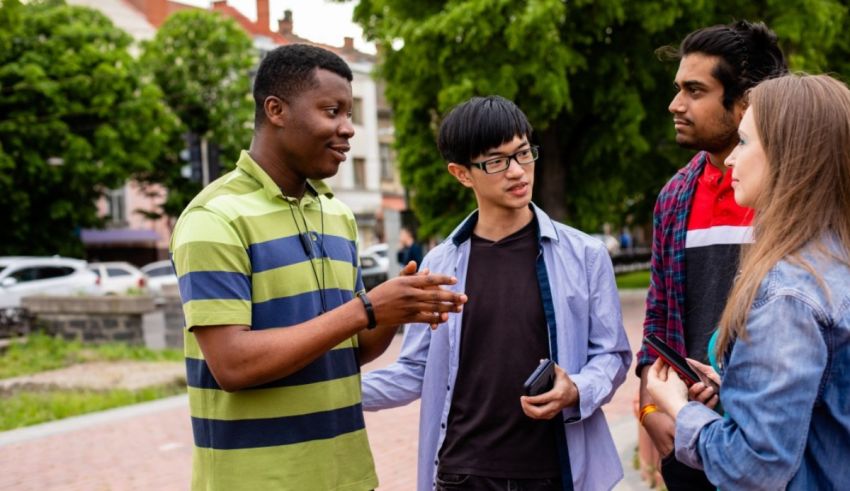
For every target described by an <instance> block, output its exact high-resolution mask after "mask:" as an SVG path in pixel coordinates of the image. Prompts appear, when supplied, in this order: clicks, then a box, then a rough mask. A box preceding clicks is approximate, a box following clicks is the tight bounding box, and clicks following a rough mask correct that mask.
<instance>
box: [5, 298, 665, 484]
mask: <svg viewBox="0 0 850 491" xmlns="http://www.w3.org/2000/svg"><path fill="white" fill-rule="evenodd" d="M623 308H624V319H625V324H626V328H627V331H628V333H629V339H630V341H631V343H632V347H633V348H636V346H637V343H638V342H639V339H640V323H641V322H642V319H643V297H642V295H625V296H624V298H623ZM400 341H401V338H400V337H397V338H396V340H395V341H394V342H393V344H392V346H391V347H390V349H389V350H388V351H387V353H385V354H384V355H383V356H382V357H381V358H379V359H378V360H376V361H375V362H373V363H371V364H369V365H367V366H366V367H365V368H364V369H365V370H372V369H375V368H377V367H380V366H384V365H386V364H388V363H390V362H392V361H393V360H395V358H396V356H397V354H398V350H399V347H400V345H401V342H400ZM636 388H637V379H636V378H635V377H634V375H633V374H632V373H631V371H630V373H629V376H628V379H627V381H626V383H625V384H624V386H623V387H621V388H620V390H619V391H618V392H617V394H616V395H615V396H614V399H613V400H612V401H611V403H609V404H608V405H607V406H605V408H604V410H605V413H606V415H607V417H608V421H609V423H610V424H611V426H612V427H613V428H621V429H620V430H618V431H617V432H616V433H618V434H615V440H617V441H618V445H622V446H626V447H628V446H631V448H633V447H634V442H635V441H636V434H635V435H634V437H633V438H632V436H633V435H632V434H631V433H632V432H633V430H632V428H635V425H634V422H633V416H632V408H631V404H632V402H631V401H632V397H633V396H634V392H635V390H636ZM146 408H154V409H146ZM418 419H419V403H418V402H416V403H413V404H410V405H408V406H405V407H403V408H397V409H393V410H388V411H382V412H379V413H367V414H366V425H367V429H368V432H369V440H370V443H371V445H372V450H373V452H374V455H375V464H376V466H377V471H378V477H379V478H380V481H381V486H380V487H379V490H381V491H408V490H413V489H414V487H415V485H414V483H415V475H416V445H417V428H418ZM188 421H189V411H188V406H187V402H186V398H185V397H183V398H173V399H168V400H164V401H157V402H153V403H147V405H139V406H132V407H130V408H122V409H119V410H114V411H109V412H105V413H98V414H95V415H89V416H83V417H80V418H73V419H72V420H65V421H62V422H58V423H48V424H45V425H39V426H36V427H31V428H26V429H22V430H15V431H11V432H5V433H0V490H15V491H28V490H39V491H51V490H62V491H66V490H67V491H76V490H79V491H101V490H103V491H122V490H139V491H141V490H145V491H157V490H162V491H170V490H175V491H177V490H184V489H187V488H188V486H189V479H190V469H191V445H192V435H191V430H190V427H189V424H188ZM622 442H625V443H622ZM631 448H623V449H621V456H622V458H623V459H624V460H625V461H626V462H630V456H631ZM617 489H621V490H632V489H648V488H646V487H645V486H643V485H642V484H641V483H640V482H639V480H637V479H636V478H635V473H634V472H633V471H632V472H630V469H628V468H627V476H626V480H625V481H624V482H623V483H622V484H621V485H620V486H618V488H617Z"/></svg>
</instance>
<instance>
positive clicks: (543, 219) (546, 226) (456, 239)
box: [449, 203, 558, 247]
mask: <svg viewBox="0 0 850 491" xmlns="http://www.w3.org/2000/svg"><path fill="white" fill-rule="evenodd" d="M528 206H529V208H531V210H532V211H533V212H534V216H535V218H537V235H538V238H540V237H546V238H547V239H551V240H554V241H555V242H558V232H557V230H555V222H554V221H553V220H552V219H551V218H549V215H547V214H546V212H544V211H543V210H541V209H540V208H538V207H537V205H535V204H534V203H529V205H528ZM477 223H478V210H475V211H473V212H472V213H470V214H469V216H467V217H466V218H465V219H464V220H463V222H461V224H460V225H458V226H457V228H455V229H454V231H452V233H451V234H449V239H451V241H452V243H453V244H454V245H455V247H458V246H460V245H461V244H462V243H464V242H466V241H467V240H469V238H470V237H472V231H473V230H475V224H477Z"/></svg>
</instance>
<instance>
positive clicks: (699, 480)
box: [661, 452, 717, 491]
mask: <svg viewBox="0 0 850 491" xmlns="http://www.w3.org/2000/svg"><path fill="white" fill-rule="evenodd" d="M661 477H663V478H664V485H665V486H667V490H668V491H717V486H715V485H713V484H711V482H710V481H709V480H708V478H707V477H705V472H703V471H701V470H699V469H694V468H693V467H689V466H687V465H685V464H683V463H681V462H679V461H678V460H676V456H675V454H674V452H671V453H670V455H668V456H666V457H664V458H663V459H662V460H661Z"/></svg>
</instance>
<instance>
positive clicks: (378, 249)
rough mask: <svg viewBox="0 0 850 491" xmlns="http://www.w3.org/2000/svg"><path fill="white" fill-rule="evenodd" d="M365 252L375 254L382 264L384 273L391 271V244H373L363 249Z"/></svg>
mask: <svg viewBox="0 0 850 491" xmlns="http://www.w3.org/2000/svg"><path fill="white" fill-rule="evenodd" d="M363 253H364V254H372V255H373V256H375V259H377V260H378V264H380V265H381V268H382V270H383V272H384V273H386V272H387V271H389V268H390V258H389V256H388V254H389V246H387V244H386V243H384V242H381V243H380V244H374V245H371V246H369V247H367V248H365V249H363Z"/></svg>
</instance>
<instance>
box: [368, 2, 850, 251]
mask: <svg viewBox="0 0 850 491" xmlns="http://www.w3.org/2000/svg"><path fill="white" fill-rule="evenodd" d="M717 3H719V2H717ZM717 3H716V2H711V1H708V0H697V1H690V0H646V1H631V0H576V1H570V2H564V1H563V0H519V1H517V0H466V1H463V0H446V1H440V0H431V1H424V2H404V1H401V0H360V3H359V5H358V6H357V8H356V9H355V20H356V21H357V22H358V23H360V25H361V26H363V28H364V31H365V33H366V35H367V37H369V38H370V39H371V40H374V41H375V42H377V43H378V44H379V45H380V46H381V47H382V50H381V53H382V64H381V67H380V71H379V74H380V76H382V77H384V78H385V79H386V80H387V93H386V95H387V98H388V100H389V101H390V103H391V105H392V107H393V110H394V116H395V128H396V132H395V134H396V144H397V150H398V160H399V165H400V168H401V173H402V180H403V182H404V184H405V185H406V186H407V187H408V188H409V189H410V190H411V195H412V197H413V203H412V205H413V209H414V211H415V213H416V215H417V217H418V218H419V219H420V222H421V223H422V231H423V232H424V233H425V234H445V233H447V232H448V231H450V230H451V228H452V227H453V226H454V225H455V224H456V223H457V221H458V220H459V219H460V218H461V217H462V216H463V215H465V214H466V213H468V212H469V211H470V210H471V209H472V208H473V206H474V203H473V202H472V199H471V195H470V193H468V192H466V191H462V190H461V188H460V187H459V186H458V185H457V184H456V183H454V182H453V179H451V177H450V176H449V175H448V174H447V172H445V165H444V163H443V162H442V159H441V158H440V157H439V154H438V152H437V149H436V146H435V144H434V141H435V132H436V129H437V127H438V124H439V120H440V117H441V115H442V114H444V113H445V112H446V111H447V110H448V109H449V108H451V107H452V106H453V105H455V104H457V103H459V102H461V101H463V100H466V99H468V98H469V97H472V96H474V95H487V94H499V95H502V96H504V97H507V98H509V99H512V100H514V101H515V102H516V103H517V104H518V105H519V106H520V107H521V108H522V109H523V110H524V111H525V112H526V113H527V114H528V116H529V119H530V120H531V123H532V125H533V126H534V127H535V133H536V140H537V142H538V143H540V144H541V146H542V151H541V160H540V161H539V162H538V164H537V166H536V180H535V181H536V182H535V200H536V202H537V203H539V204H541V205H542V206H543V208H544V209H546V210H547V211H548V212H549V213H550V214H552V215H553V216H554V217H555V218H557V219H560V220H564V221H567V222H568V223H571V224H573V225H575V226H577V227H579V228H582V229H584V230H588V231H594V230H598V229H599V228H600V226H601V224H602V223H603V222H612V223H614V224H620V223H622V221H623V219H624V217H625V216H627V215H629V214H632V215H635V216H636V218H637V220H638V221H639V222H644V223H645V222H647V221H648V220H649V216H650V214H651V209H652V205H653V203H654V200H655V197H656V195H657V192H658V190H659V189H660V187H661V186H662V185H663V183H664V182H665V181H666V180H667V179H668V178H669V177H670V176H671V175H672V174H673V172H675V170H676V169H677V168H678V167H680V166H682V165H684V163H685V162H686V161H687V159H688V158H689V156H690V153H689V152H687V151H683V150H680V149H678V148H677V147H676V146H675V143H674V142H673V129H672V125H671V123H670V116H669V115H668V113H667V110H666V108H667V105H668V103H669V100H670V99H671V97H672V94H673V92H672V83H671V82H672V78H673V76H674V73H675V70H676V66H675V64H674V63H664V62H662V61H660V60H659V58H658V56H657V55H656V54H655V52H656V49H657V48H659V47H661V46H664V45H670V44H671V43H678V42H679V41H680V40H681V39H682V38H683V37H684V36H685V35H686V34H687V33H688V32H690V31H692V30H694V29H696V28H699V27H702V26H706V25H711V24H717V23H727V22H730V21H732V20H734V19H736V18H738V19H739V18H746V19H748V20H765V21H766V22H767V23H768V25H770V26H771V27H772V28H774V29H775V30H776V31H777V33H778V34H779V36H780V38H781V39H782V44H783V47H784V49H785V50H786V52H787V53H788V54H789V55H790V56H789V57H790V59H791V61H792V65H793V67H795V68H797V69H802V68H805V69H810V70H820V69H824V68H827V67H828V64H827V62H828V61H829V58H828V57H827V56H826V54H827V53H828V49H829V47H830V46H831V45H833V43H834V42H835V41H836V39H837V38H839V33H840V32H841V27H842V25H843V24H844V23H845V21H846V8H845V7H844V6H842V2H839V1H833V0H794V1H779V0H767V1H755V2H752V1H750V2H744V1H728V2H722V5H718V4H717Z"/></svg>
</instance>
